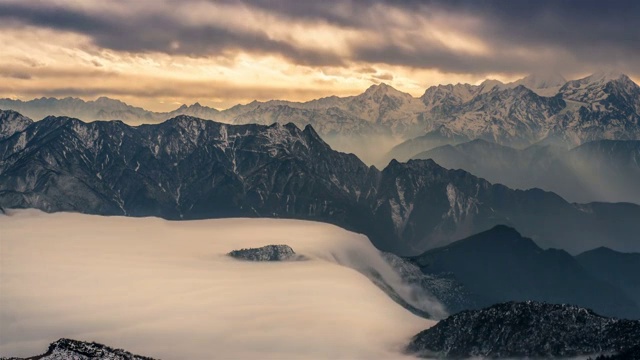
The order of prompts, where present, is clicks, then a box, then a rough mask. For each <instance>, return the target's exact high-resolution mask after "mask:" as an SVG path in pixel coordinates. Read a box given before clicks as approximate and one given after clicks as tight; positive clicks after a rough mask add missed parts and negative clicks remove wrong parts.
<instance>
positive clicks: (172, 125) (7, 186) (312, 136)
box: [0, 113, 640, 255]
mask: <svg viewBox="0 0 640 360" xmlns="http://www.w3.org/2000/svg"><path fill="white" fill-rule="evenodd" d="M11 114H13V113H11ZM11 114H10V115H7V116H5V115H2V116H0V119H3V120H2V122H1V123H0V129H12V130H11V131H5V132H6V134H7V135H5V136H6V137H5V138H4V139H1V140H0V207H4V208H38V209H42V210H45V211H49V212H54V211H76V212H82V213H90V214H101V215H127V216H159V217H163V218H167V219H201V218H219V217H285V218H297V219H310V220H316V221H323V222H329V223H333V224H337V225H339V226H342V227H344V228H346V229H350V230H354V231H357V232H361V233H364V234H366V235H367V236H369V238H370V239H371V240H372V242H373V243H374V245H375V246H377V247H378V248H379V249H381V250H385V251H389V252H393V253H396V254H399V255H417V254H420V253H422V252H424V251H425V250H427V249H430V248H434V247H437V246H442V245H446V244H448V243H450V242H452V241H454V240H458V239H461V238H464V237H466V236H469V235H472V234H475V233H478V232H480V231H483V230H487V229H489V228H491V227H493V226H495V225H498V224H507V225H510V226H513V227H515V228H517V229H518V230H519V231H521V232H522V233H523V234H524V235H525V236H527V237H530V238H532V239H534V241H536V243H538V244H539V245H540V246H542V247H555V248H562V249H565V250H567V251H570V252H581V251H585V250H589V249H593V248H596V247H598V246H607V247H609V248H612V249H615V250H619V251H638V250H640V243H638V241H637V234H638V233H639V232H640V224H639V223H638V221H637V219H638V218H640V206H637V205H633V204H607V203H589V204H571V203H568V202H567V201H565V200H564V199H562V198H561V197H560V196H558V195H556V194H554V193H550V192H545V191H542V190H539V189H532V190H527V191H520V190H512V189H509V188H508V187H506V186H503V185H496V184H491V183H490V182H488V181H486V180H484V179H481V178H478V177H476V176H473V175H471V174H469V173H467V172H465V171H461V170H447V169H445V168H443V167H441V166H439V165H437V164H436V163H435V162H433V161H431V160H411V161H409V162H407V163H399V162H397V161H391V162H390V163H389V164H388V165H387V166H386V167H385V168H384V169H383V170H378V169H377V168H375V167H373V166H367V165H365V164H364V163H363V162H362V161H360V160H359V159H358V158H357V157H356V156H355V155H353V154H345V153H341V152H337V151H335V150H333V149H331V147H330V146H329V145H328V144H327V143H325V142H324V141H323V140H322V138H321V137H320V136H319V135H318V134H317V133H316V132H315V130H314V129H313V127H311V126H307V127H305V128H304V130H300V129H299V128H298V127H296V126H295V125H294V124H286V125H281V124H279V123H275V124H273V125H269V126H266V125H257V124H248V125H229V124H222V123H218V122H214V121H207V120H201V119H197V118H193V117H188V116H179V117H176V118H174V119H171V120H168V121H166V122H164V123H161V124H156V125H139V126H136V127H133V126H129V125H127V124H124V123H123V122H120V121H108V122H100V121H97V122H92V123H84V122H82V121H80V120H77V119H72V118H67V117H53V116H52V117H47V118H45V119H43V120H41V121H37V122H31V121H25V120H24V118H23V117H19V116H17V115H15V114H13V115H11ZM9 133H11V135H8V134H9Z"/></svg>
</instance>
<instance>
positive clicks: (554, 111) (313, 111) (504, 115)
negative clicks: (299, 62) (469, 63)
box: [0, 72, 640, 156]
mask: <svg viewBox="0 0 640 360" xmlns="http://www.w3.org/2000/svg"><path fill="white" fill-rule="evenodd" d="M0 108H1V109H13V110H16V111H19V112H21V113H23V114H25V115H27V116H29V117H31V118H34V119H41V118H43V117H45V116H48V115H57V116H70V117H76V118H80V119H83V120H85V121H87V120H88V121H91V120H96V119H102V120H110V119H120V120H124V121H127V122H133V123H156V122H160V121H163V120H166V119H169V118H173V117H175V116H178V115H189V116H195V117H199V118H205V119H211V120H216V121H218V122H225V123H232V124H248V123H258V124H265V125H270V124H271V123H273V122H280V123H283V124H286V123H289V122H291V123H294V124H296V125H297V126H298V127H304V126H306V125H309V124H311V125H313V126H314V128H315V129H316V130H317V131H318V133H319V134H321V135H322V136H324V137H326V139H327V141H329V142H330V143H332V141H333V140H334V139H333V137H336V138H341V139H353V138H363V137H364V138H366V137H367V136H371V135H384V136H393V137H398V138H404V139H411V138H414V137H417V136H421V135H423V134H425V133H429V132H431V131H433V130H436V129H439V128H442V127H444V128H446V129H447V130H448V131H450V132H453V133H455V134H456V135H457V136H461V137H467V138H469V139H476V138H481V139H486V140H491V141H495V142H498V143H500V144H503V145H509V146H520V147H522V146H528V145H531V144H534V143H537V142H541V141H542V142H547V143H549V142H552V143H559V144H563V145H567V144H568V145H579V144H581V143H583V142H585V141H589V140H600V139H618V140H625V139H640V125H639V121H640V120H639V119H640V88H639V87H638V85H637V84H635V83H634V82H633V81H632V80H631V79H629V77H628V76H626V75H623V74H619V73H616V72H598V73H595V74H592V75H590V76H587V77H585V78H582V79H578V80H571V81H566V80H565V79H564V77H562V75H559V74H556V73H539V74H531V75H529V76H527V77H525V78H523V79H520V80H517V81H514V82H511V83H507V84H504V83H502V82H500V81H497V80H485V81H484V82H482V83H481V84H479V85H470V84H456V85H438V86H432V87H430V88H428V89H427V90H426V91H425V93H424V94H423V95H422V96H421V97H419V98H415V97H413V96H411V95H410V94H407V93H403V92H401V91H398V90H396V89H394V88H393V87H391V86H389V85H387V84H384V83H382V84H379V85H372V86H371V87H369V88H368V89H367V90H366V91H364V92H363V93H362V94H360V95H356V96H349V97H337V96H330V97H326V98H321V99H316V100H311V101H308V102H292V101H282V100H271V101H267V102H258V101H254V102H251V103H249V104H246V105H236V106H234V107H232V108H229V109H227V110H222V111H218V110H216V109H213V108H209V107H206V106H202V105H200V104H199V103H195V104H193V105H191V106H186V105H182V106H180V107H179V108H178V109H176V110H174V111H171V112H165V113H156V112H151V111H147V110H144V109H141V108H137V107H133V106H129V105H127V104H125V103H122V102H120V101H118V100H113V99H109V98H105V97H102V98H98V99H97V100H95V101H88V102H85V101H83V100H80V99H76V98H65V99H60V100H58V99H54V98H40V99H34V100H31V101H20V100H10V99H0ZM426 150H428V149H421V151H426ZM414 154H415V153H414ZM414 154H410V155H408V156H411V155H414Z"/></svg>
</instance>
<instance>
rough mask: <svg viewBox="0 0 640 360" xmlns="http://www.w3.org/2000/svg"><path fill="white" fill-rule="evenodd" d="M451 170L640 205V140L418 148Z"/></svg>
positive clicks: (580, 198)
mask: <svg viewBox="0 0 640 360" xmlns="http://www.w3.org/2000/svg"><path fill="white" fill-rule="evenodd" d="M413 158H414V159H433V160H434V161H435V162H436V163H438V164H439V165H442V166H444V167H446V168H448V169H464V170H466V171H469V172H470V173H472V174H474V175H477V176H479V177H482V178H484V179H487V180H489V181H491V182H493V183H501V184H504V185H507V186H509V187H512V188H516V189H530V188H541V189H545V190H548V191H553V192H555V193H557V194H559V195H561V196H562V197H564V198H565V199H567V200H569V201H572V202H592V201H607V202H633V203H636V204H640V187H638V184H640V141H639V140H598V141H592V142H588V143H585V144H583V145H580V146H578V147H575V148H573V149H571V150H567V149H565V148H561V147H557V146H551V145H534V146H530V147H528V148H526V149H523V150H519V149H514V148H511V147H508V146H503V145H499V144H495V143H491V142H488V141H485V140H480V139H478V140H473V141H469V142H466V143H461V144H458V145H454V146H452V145H444V146H440V147H437V148H434V149H431V150H428V151H424V152H421V153H418V154H416V155H414V156H413Z"/></svg>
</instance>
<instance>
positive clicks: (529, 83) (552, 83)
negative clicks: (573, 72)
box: [509, 72, 567, 96]
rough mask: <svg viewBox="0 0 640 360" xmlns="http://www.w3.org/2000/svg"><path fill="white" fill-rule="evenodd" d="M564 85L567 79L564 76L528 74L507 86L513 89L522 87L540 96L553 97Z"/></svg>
mask: <svg viewBox="0 0 640 360" xmlns="http://www.w3.org/2000/svg"><path fill="white" fill-rule="evenodd" d="M566 83H567V79H565V78H564V76H562V75H560V74H558V73H555V72H548V73H534V74H530V75H528V76H526V77H524V78H522V79H520V80H517V81H514V82H513V83H510V84H509V85H511V86H513V87H516V86H518V85H522V86H524V87H526V88H528V89H530V90H533V91H534V92H535V93H536V94H538V95H540V96H554V95H555V94H557V93H558V91H560V88H561V87H562V86H563V85H564V84H566Z"/></svg>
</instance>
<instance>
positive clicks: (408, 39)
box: [0, 0, 640, 109]
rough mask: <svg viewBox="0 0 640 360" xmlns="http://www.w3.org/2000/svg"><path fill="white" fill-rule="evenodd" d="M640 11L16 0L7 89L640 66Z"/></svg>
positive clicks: (342, 83)
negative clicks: (639, 17)
mask: <svg viewBox="0 0 640 360" xmlns="http://www.w3.org/2000/svg"><path fill="white" fill-rule="evenodd" d="M637 14H640V4H639V3H638V2H633V1H619V0H618V1H616V0H614V1H608V2H602V1H590V0H589V1H552V0H542V1H536V2H525V1H509V2H504V1H481V2H478V1H470V0H454V1H444V0H440V1H435V0H434V1H383V0H334V1H327V2H315V1H314V2H309V1H297V0H253V1H239V0H221V1H220V0H219V1H213V0H211V1H207V0H185V1H177V0H158V1H150V0H141V1H125V0H114V1H109V2H103V1H95V0H87V1H82V2H68V1H49V2H46V3H44V4H43V3H42V2H40V1H36V0H4V1H2V2H0V30H1V31H2V33H1V34H0V45H1V46H2V48H3V51H4V52H5V54H6V55H5V56H4V59H2V60H0V78H1V79H2V83H3V85H0V96H1V95H2V94H4V96H14V97H23V98H29V97H33V96H39V95H42V96H45V95H56V96H65V95H69V96H87V97H91V96H92V95H93V94H100V95H113V96H119V97H122V98H125V99H127V98H129V99H131V100H133V102H134V103H135V102H137V103H139V104H140V102H144V103H145V104H140V105H147V107H150V108H152V109H154V107H155V109H158V107H160V106H161V105H160V104H159V103H158V102H165V103H167V104H170V105H166V106H167V107H172V106H173V105H175V104H173V103H181V102H190V101H191V102H192V101H196V100H200V101H202V102H204V103H205V104H208V105H217V106H218V107H228V106H231V105H233V104H235V103H237V102H244V101H250V100H253V99H254V98H257V99H261V100H265V99H269V98H283V97H285V98H288V99H292V100H303V99H310V98H313V97H318V96H322V95H328V94H334V93H335V94H348V93H349V94H350V93H356V92H358V91H360V90H362V89H363V88H365V87H367V86H368V85H370V84H371V83H376V82H380V81H385V82H388V83H391V84H392V85H394V86H396V87H398V88H400V89H402V90H405V91H408V92H411V93H413V94H414V95H419V93H420V92H422V91H423V90H424V88H425V87H427V86H428V85H433V84H437V83H441V82H447V83H448V82H457V81H465V82H477V81H478V80H480V79H483V78H485V77H494V78H499V79H503V80H511V79H514V78H516V77H518V76H521V75H523V74H526V73H529V72H534V71H541V70H543V71H551V70H552V71H559V72H561V73H563V74H565V76H567V77H572V76H574V75H583V74H585V73H587V72H590V71H593V70H595V69H599V68H617V69H619V70H621V71H623V72H626V73H628V74H629V75H631V76H632V77H635V78H638V76H639V75H640V64H639V63H638V62H637V61H634V59H638V58H639V57H640V31H635V28H636V20H637ZM363 69H368V71H363ZM69 79H74V80H73V81H72V84H69ZM195 87H197V88H199V90H197V91H195V90H194V88H195ZM227 90H228V91H227ZM145 99H146V100H145ZM149 105H151V106H149Z"/></svg>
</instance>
